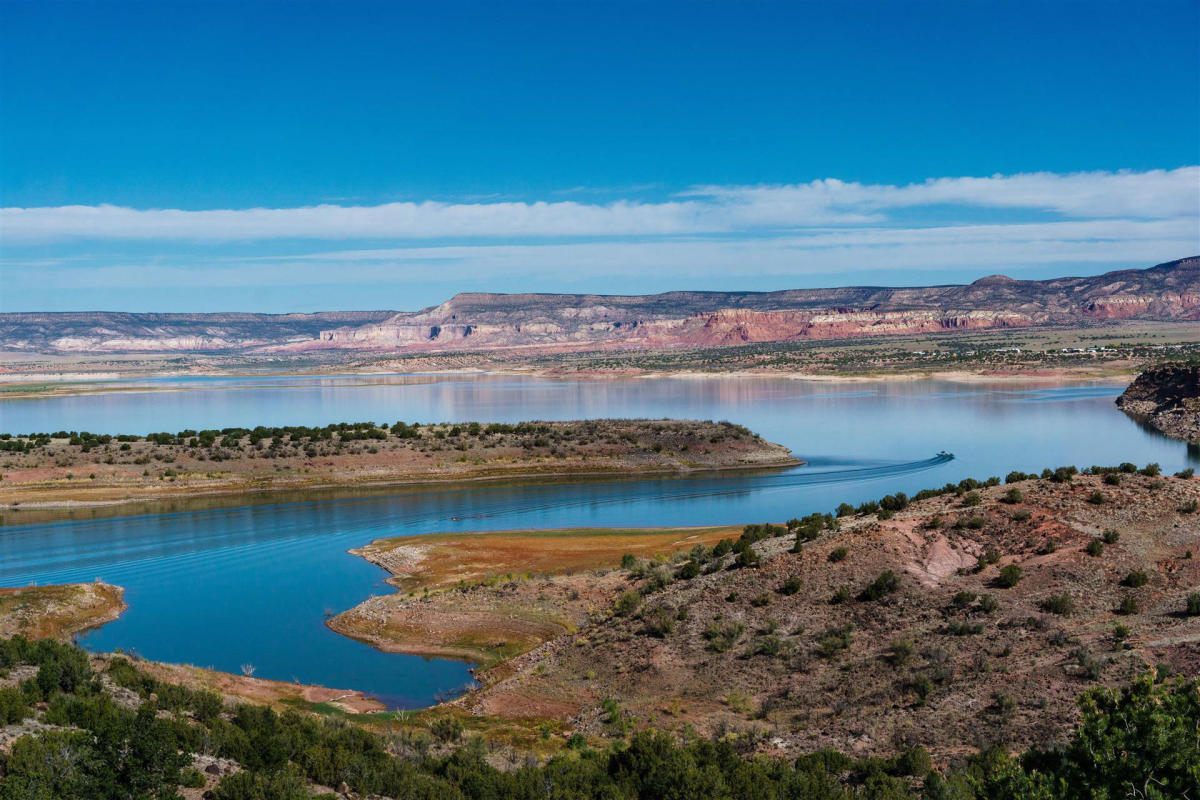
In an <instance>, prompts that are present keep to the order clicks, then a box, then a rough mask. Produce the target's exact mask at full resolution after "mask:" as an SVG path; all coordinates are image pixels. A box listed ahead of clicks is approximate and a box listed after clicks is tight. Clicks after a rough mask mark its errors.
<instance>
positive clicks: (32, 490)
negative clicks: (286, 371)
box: [0, 420, 801, 519]
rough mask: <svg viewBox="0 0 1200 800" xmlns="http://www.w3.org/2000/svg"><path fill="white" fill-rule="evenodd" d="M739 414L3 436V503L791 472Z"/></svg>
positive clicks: (101, 502) (113, 502)
mask: <svg viewBox="0 0 1200 800" xmlns="http://www.w3.org/2000/svg"><path fill="white" fill-rule="evenodd" d="M799 463H801V462H800V461H799V459H797V458H796V457H795V456H793V455H792V454H791V452H790V451H789V450H788V449H787V448H786V447H783V446H781V445H777V444H773V443H771V442H768V441H766V440H765V439H763V438H761V437H760V436H758V435H756V434H754V433H753V432H751V431H749V430H748V429H746V428H745V427H743V426H740V425H735V424H733V423H729V422H701V421H679V420H588V421H582V422H522V423H518V424H506V423H488V424H479V423H462V424H431V425H421V424H415V423H412V424H410V423H405V422H397V423H394V424H387V423H383V424H378V425H377V424H375V423H370V422H364V423H340V424H335V425H328V426H325V427H321V428H307V427H295V426H293V427H274V428H267V427H258V428H254V429H246V428H226V429H223V430H183V431H176V432H173V433H165V432H164V433H153V434H149V435H145V436H142V435H111V434H95V433H89V432H86V431H57V432H44V433H30V434H27V435H21V436H13V435H10V434H2V435H0V473H2V479H0V509H5V510H6V511H7V512H9V515H8V518H9V519H18V518H21V519H24V517H20V516H19V514H18V515H16V516H14V514H13V513H12V512H20V513H23V514H26V516H27V515H28V513H29V512H32V511H37V510H43V511H45V510H56V509H57V510H62V509H76V508H87V507H96V506H115V507H122V508H123V507H126V506H130V505H135V504H146V503H151V502H157V501H164V500H175V499H187V500H196V499H203V498H206V497H207V498H220V497H234V498H237V497H242V496H245V495H248V494H252V493H263V492H282V491H300V490H304V491H316V490H326V489H351V490H353V489H366V488H398V487H415V486H420V485H423V484H432V483H441V484H444V483H446V482H453V481H478V480H497V479H518V478H520V479H538V478H542V479H547V478H556V479H560V480H561V479H568V478H572V477H581V476H614V477H619V476H629V475H647V474H682V473H689V472H698V471H707V470H746V469H762V468H778V467H787V466H794V465H797V464H799Z"/></svg>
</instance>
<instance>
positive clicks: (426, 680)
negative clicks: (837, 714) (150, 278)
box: [0, 375, 1200, 707]
mask: <svg viewBox="0 0 1200 800" xmlns="http://www.w3.org/2000/svg"><path fill="white" fill-rule="evenodd" d="M151 386H152V387H153V389H155V390H151V391H138V390H137V388H138V387H137V386H135V385H130V384H125V385H123V386H122V387H121V388H123V389H125V390H126V391H121V392H115V393H111V394H88V395H78V396H61V397H47V398H29V399H19V400H17V399H14V400H7V401H3V402H0V430H2V431H8V432H14V433H16V432H28V431H37V430H59V429H68V430H69V429H77V430H92V431H114V432H115V431H127V432H136V433H144V432H149V431H158V430H172V431H173V430H178V429H181V428H185V427H186V428H205V427H224V426H233V425H242V426H254V425H257V424H305V425H316V424H326V423H329V422H336V421H343V420H346V421H353V420H375V421H381V422H382V421H388V422H392V421H395V420H397V419H401V420H407V421H413V420H420V421H442V420H444V421H469V420H479V421H483V422H490V421H500V422H514V421H519V420H528V419H580V418H587V417H676V418H699V419H729V420H731V421H733V422H737V423H740V424H744V425H746V426H748V427H750V428H751V429H752V430H754V431H755V432H757V433H760V434H762V435H763V436H764V437H766V438H767V439H770V440H772V441H776V442H780V443H782V444H785V445H787V446H789V447H791V448H793V450H794V451H795V452H796V454H797V455H798V456H799V457H801V458H803V459H805V461H806V462H807V463H806V464H805V465H804V466H802V467H797V468H792V469H788V470H782V471H778V472H773V473H769V474H761V473H757V474H727V475H723V476H719V477H714V476H697V477H689V478H681V479H654V480H637V481H624V482H621V481H617V482H612V481H610V482H575V483H570V484H565V485H545V484H539V485H531V486H488V485H477V486H459V487H451V488H447V489H436V490H423V491H414V492H408V493H404V494H391V495H378V496H368V497H353V498H340V499H339V498H330V499H321V500H314V501H311V502H289V503H266V504H261V505H254V506H244V507H234V508H219V509H210V510H198V511H189V512H182V513H167V514H153V515H143V516H136V517H117V518H110V519H98V520H79V521H63V522H55V523H47V524H38V525H22V524H20V517H19V514H18V515H16V517H15V518H14V517H13V516H11V515H10V516H9V517H8V518H6V519H5V523H6V525H5V527H0V585H3V586H14V585H22V584H27V583H31V582H38V583H59V582H70V581H89V580H93V579H95V578H101V579H103V580H104V581H106V582H108V583H113V584H117V585H120V586H124V587H125V588H126V595H125V601H126V602H127V603H128V604H129V610H128V611H127V612H126V613H125V614H124V615H123V616H122V617H121V618H120V619H119V620H117V621H116V622H113V623H110V624H109V625H106V626H105V627H103V628H101V629H99V630H97V631H94V632H92V633H90V634H88V635H87V636H86V637H85V638H84V640H83V642H84V644H85V645H87V646H88V647H91V648H94V649H99V650H111V649H115V648H124V649H132V650H135V651H137V652H138V653H140V654H142V655H144V656H146V657H147V658H152V659H156V660H161V661H169V662H183V663H192V664H197V665H200V666H212V667H215V668H218V669H223V670H228V671H232V672H238V671H240V670H241V669H242V667H243V665H253V667H254V673H255V675H257V676H260V677H266V678H275V679H280V680H293V679H295V680H298V681H301V682H305V683H316V684H322V685H326V686H334V687H341V688H348V689H359V690H362V691H365V692H367V693H369V694H372V695H375V696H377V697H379V698H381V699H382V700H384V702H386V703H388V704H389V705H391V706H394V707H415V706H422V705H427V704H429V703H431V702H434V701H435V700H436V699H437V697H438V696H439V695H441V694H444V693H447V692H453V691H455V690H456V689H459V688H461V687H462V686H464V685H466V684H467V683H469V681H470V674H469V672H468V670H467V665H465V664H462V663H459V662H454V661H448V660H444V659H423V658H419V657H415V656H403V655H393V654H385V653H381V652H378V651H375V650H373V649H371V648H369V647H368V646H366V645H364V644H361V643H359V642H355V641H352V640H350V639H346V638H344V637H341V636H339V635H337V634H335V633H333V632H332V631H330V630H329V629H328V628H326V627H325V624H324V622H325V619H326V617H327V615H330V614H333V613H337V612H340V611H343V610H345V609H347V608H349V607H351V606H354V605H356V604H357V603H359V602H361V601H362V600H364V599H365V598H366V597H368V596H369V595H370V594H372V593H375V594H382V593H385V592H390V591H392V589H391V588H390V587H389V586H387V585H386V584H384V583H383V579H384V578H385V577H386V575H385V574H384V573H383V572H382V571H381V570H379V569H378V568H376V567H375V566H373V565H371V564H369V563H367V562H366V561H363V560H361V559H358V558H356V557H354V556H351V555H349V554H348V553H346V550H348V549H349V548H352V547H356V546H360V545H363V544H366V543H368V542H370V541H371V540H373V539H377V538H380V537H385V536H399V535H408V534H417V533H428V532H434V531H471V530H489V529H498V528H523V527H531V528H550V527H571V526H588V527H595V526H609V525H612V526H647V525H651V526H652V525H671V526H676V525H711V524H725V523H729V524H737V523H741V522H748V521H763V520H782V519H785V518H788V517H791V516H795V515H802V514H804V513H807V512H809V511H814V510H821V511H826V510H829V509H831V508H832V507H833V506H835V505H836V504H837V503H839V502H841V501H843V500H845V501H849V502H859V501H861V500H865V499H870V498H876V497H879V496H880V495H882V494H885V493H889V492H893V491H896V490H903V491H908V492H910V493H911V492H913V491H916V490H918V489H920V488H923V487H926V486H933V485H941V484H943V483H945V482H947V481H951V480H955V481H956V480H958V479H960V478H962V477H965V476H968V475H969V476H975V477H986V476H988V475H1001V476H1002V475H1004V474H1005V473H1006V472H1007V471H1009V470H1011V469H1023V470H1030V469H1040V468H1041V467H1043V466H1047V465H1056V464H1068V463H1073V464H1078V465H1079V466H1081V467H1083V466H1087V465H1090V464H1093V463H1096V464H1111V463H1116V462H1119V461H1126V460H1128V461H1135V462H1138V463H1145V462H1148V461H1157V462H1160V463H1161V464H1162V466H1163V468H1164V469H1167V470H1177V469H1181V468H1183V467H1184V466H1187V465H1189V464H1192V465H1195V464H1196V463H1197V462H1200V457H1198V456H1197V454H1196V452H1195V450H1192V451H1189V450H1188V448H1187V446H1186V445H1184V444H1183V443H1180V442H1175V441H1172V440H1169V439H1166V438H1165V437H1162V436H1159V435H1157V434H1155V433H1152V432H1150V431H1147V430H1145V429H1144V428H1142V427H1140V426H1138V425H1137V424H1136V423H1134V422H1133V421H1131V420H1130V419H1128V418H1127V417H1125V415H1123V414H1121V413H1120V412H1119V411H1118V410H1117V409H1116V407H1115V406H1114V404H1113V399H1114V398H1115V397H1116V396H1117V395H1118V394H1119V393H1120V391H1121V389H1122V388H1123V387H1122V386H1120V385H1117V384H1096V385H1082V386H1070V387H1058V388H1045V387H1039V386H1033V385H1030V386H1020V385H1013V384H1003V385H979V384H958V383H945V382H932V381H909V382H895V383H862V384H823V383H812V382H803V381H789V380H769V379H754V380H730V379H712V380H707V379H687V380H683V379H661V380H631V381H581V382H569V381H554V380H545V379H536V378H528V379H524V378H512V377H503V378H501V377H485V376H481V377H476V376H469V377H464V376H458V375H455V376H333V377H328V378H311V377H307V378H296V379H277V378H271V379H247V378H227V379H204V380H200V381H196V380H191V379H188V380H180V381H178V382H170V381H155V382H153V383H152V384H151ZM147 388H151V387H150V386H147ZM168 388H179V389H181V390H180V391H161V389H168ZM940 450H946V451H950V452H953V453H954V454H955V459H954V460H949V459H946V458H937V457H934V454H935V453H936V452H937V451H940ZM13 523H16V524H13Z"/></svg>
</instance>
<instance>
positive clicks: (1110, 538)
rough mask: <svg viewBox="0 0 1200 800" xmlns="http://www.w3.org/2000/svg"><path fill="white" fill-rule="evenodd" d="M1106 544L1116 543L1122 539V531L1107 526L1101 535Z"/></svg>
mask: <svg viewBox="0 0 1200 800" xmlns="http://www.w3.org/2000/svg"><path fill="white" fill-rule="evenodd" d="M1100 538H1101V539H1103V540H1104V543H1105V544H1116V543H1117V542H1119V541H1121V532H1120V531H1118V530H1115V529H1113V528H1107V529H1106V530H1105V531H1104V533H1103V534H1102V535H1101V537H1100Z"/></svg>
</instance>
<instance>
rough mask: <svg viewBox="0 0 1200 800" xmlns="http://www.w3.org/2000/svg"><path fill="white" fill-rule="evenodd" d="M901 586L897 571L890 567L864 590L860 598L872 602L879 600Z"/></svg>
mask: <svg viewBox="0 0 1200 800" xmlns="http://www.w3.org/2000/svg"><path fill="white" fill-rule="evenodd" d="M899 588H900V579H899V578H898V577H896V573H895V572H892V571H891V570H890V569H889V570H885V571H883V572H881V573H879V576H878V577H876V578H875V580H873V581H871V583H870V584H868V585H867V587H866V588H865V589H863V590H862V593H861V594H860V595H859V599H860V600H866V601H871V602H875V601H879V600H882V599H883V598H884V597H886V596H887V595H889V594H891V593H892V592H894V591H896V590H897V589H899Z"/></svg>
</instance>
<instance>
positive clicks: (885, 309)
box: [287, 258, 1200, 350]
mask: <svg viewBox="0 0 1200 800" xmlns="http://www.w3.org/2000/svg"><path fill="white" fill-rule="evenodd" d="M1114 319H1157V320H1188V319H1198V320H1200V258H1189V259H1183V260H1181V261H1175V262H1171V263H1169V264H1161V265H1159V266H1157V267H1152V268H1150V269H1146V270H1122V271H1119V272H1110V273H1107V274H1105V275H1100V276H1097V277H1092V278H1060V279H1055V280H1050V281H1017V280H1013V279H1011V278H1006V277H1004V276H1002V275H995V276H990V277H987V278H981V279H980V280H978V281H975V282H974V283H972V284H969V285H967V286H931V287H923V288H902V289H894V288H879V287H847V288H840V289H811V290H790V291H782V292H668V293H666V294H660V295H650V296H641V297H636V296H634V297H623V296H605V295H538V294H518V295H494V294H462V295H458V296H456V297H454V298H453V299H451V300H450V301H448V302H446V303H443V304H441V305H439V306H436V307H434V308H429V309H426V310H424V311H420V312H417V313H399V314H396V315H394V316H392V317H391V318H389V319H387V320H384V321H382V322H377V323H373V324H370V325H362V326H353V327H342V328H336V329H332V330H326V331H322V332H321V335H320V337H319V338H318V339H317V340H316V341H312V342H306V343H300V344H291V345H288V346H287V349H289V350H305V349H313V348H348V349H384V350H385V349H396V348H399V349H417V350H447V349H464V350H465V349H487V348H501V347H574V346H579V345H595V346H598V347H675V346H720V345H731V344H746V343H752V342H775V341H787V340H791V339H841V338H853V337H859V336H889V335H900V334H914V333H935V332H939V331H954V330H981V329H986V328H1012V327H1024V326H1031V325H1053V324H1060V325H1070V324H1086V323H1090V322H1102V321H1106V320H1114Z"/></svg>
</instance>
